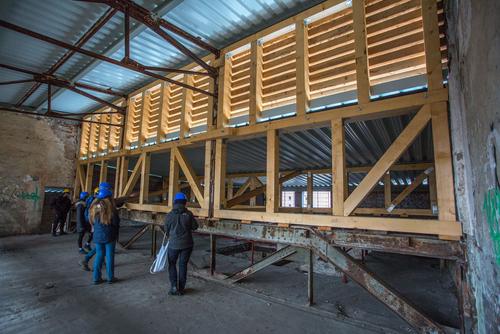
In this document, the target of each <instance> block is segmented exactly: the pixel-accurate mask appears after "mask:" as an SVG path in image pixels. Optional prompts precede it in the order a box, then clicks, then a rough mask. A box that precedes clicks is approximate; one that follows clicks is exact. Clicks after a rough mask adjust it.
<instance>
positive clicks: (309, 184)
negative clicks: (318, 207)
mask: <svg viewBox="0 0 500 334" xmlns="http://www.w3.org/2000/svg"><path fill="white" fill-rule="evenodd" d="M313 193H314V174H313V173H312V172H307V205H306V207H307V210H308V211H312V208H313Z"/></svg>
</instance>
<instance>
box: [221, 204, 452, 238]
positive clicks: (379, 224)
mask: <svg viewBox="0 0 500 334" xmlns="http://www.w3.org/2000/svg"><path fill="white" fill-rule="evenodd" d="M214 217H215V218H219V219H231V220H234V219H236V220H250V221H258V222H268V223H280V224H290V225H309V226H327V227H333V228H350V229H363V230H376V231H391V232H401V233H421V234H435V235H441V234H443V235H447V236H456V237H460V236H461V235H462V229H461V227H460V224H459V223H457V222H449V221H440V220H429V219H414V218H390V217H360V216H350V217H344V216H329V215H317V214H296V213H276V212H273V213H269V212H255V211H243V210H215V211H214Z"/></svg>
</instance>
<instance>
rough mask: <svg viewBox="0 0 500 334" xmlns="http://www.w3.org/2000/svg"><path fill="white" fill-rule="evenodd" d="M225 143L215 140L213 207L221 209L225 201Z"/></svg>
mask: <svg viewBox="0 0 500 334" xmlns="http://www.w3.org/2000/svg"><path fill="white" fill-rule="evenodd" d="M226 149H227V148H226V143H225V142H224V140H223V139H217V140H216V141H215V178H214V209H215V210H219V209H222V208H223V206H224V205H225V202H226V191H225V190H226Z"/></svg>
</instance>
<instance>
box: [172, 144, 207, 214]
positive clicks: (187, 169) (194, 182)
mask: <svg viewBox="0 0 500 334" xmlns="http://www.w3.org/2000/svg"><path fill="white" fill-rule="evenodd" d="M172 152H174V155H175V159H176V160H177V163H178V164H179V167H180V168H181V169H182V171H183V172H184V175H185V176H186V179H187V181H188V183H189V186H190V187H191V190H192V191H193V193H194V196H195V197H196V199H197V200H198V203H200V205H204V202H205V201H204V198H203V193H202V192H201V187H200V184H199V183H198V177H197V176H196V173H195V171H194V169H193V167H192V166H191V164H190V163H189V161H188V160H187V158H186V156H185V155H184V152H183V151H182V150H181V149H180V148H177V147H174V148H172Z"/></svg>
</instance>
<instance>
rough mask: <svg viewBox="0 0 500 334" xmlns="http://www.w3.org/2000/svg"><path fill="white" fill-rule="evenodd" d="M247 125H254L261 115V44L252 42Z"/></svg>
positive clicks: (257, 41) (256, 41)
mask: <svg viewBox="0 0 500 334" xmlns="http://www.w3.org/2000/svg"><path fill="white" fill-rule="evenodd" d="M250 52H251V53H250V107H249V116H248V117H249V123H250V125H254V124H255V123H256V122H257V120H258V119H259V118H260V115H261V113H262V43H261V42H260V41H259V40H254V41H252V43H251V51H250Z"/></svg>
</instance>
